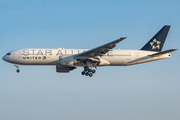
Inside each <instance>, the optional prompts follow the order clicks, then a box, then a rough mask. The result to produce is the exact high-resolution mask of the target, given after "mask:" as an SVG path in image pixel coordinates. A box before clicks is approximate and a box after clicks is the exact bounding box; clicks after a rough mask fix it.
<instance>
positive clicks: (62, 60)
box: [59, 56, 77, 67]
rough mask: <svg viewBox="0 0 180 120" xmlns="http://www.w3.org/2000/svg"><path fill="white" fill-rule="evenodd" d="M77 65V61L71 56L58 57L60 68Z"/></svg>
mask: <svg viewBox="0 0 180 120" xmlns="http://www.w3.org/2000/svg"><path fill="white" fill-rule="evenodd" d="M75 63H77V59H75V58H74V57H73V56H60V57H59V65H60V66H71V67H74V64H75Z"/></svg>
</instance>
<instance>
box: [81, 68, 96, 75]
mask: <svg viewBox="0 0 180 120" xmlns="http://www.w3.org/2000/svg"><path fill="white" fill-rule="evenodd" d="M95 72H96V70H95V69H93V70H92V69H91V68H88V67H84V71H82V73H81V74H82V75H86V76H89V77H92V76H93V74H94V73H95Z"/></svg>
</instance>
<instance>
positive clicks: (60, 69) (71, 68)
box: [56, 65, 76, 73]
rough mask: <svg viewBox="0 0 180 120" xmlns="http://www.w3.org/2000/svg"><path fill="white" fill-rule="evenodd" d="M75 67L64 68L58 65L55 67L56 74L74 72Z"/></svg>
mask: <svg viewBox="0 0 180 120" xmlns="http://www.w3.org/2000/svg"><path fill="white" fill-rule="evenodd" d="M75 68H76V67H64V66H60V65H56V72H60V73H68V72H69V71H71V70H74V69H75Z"/></svg>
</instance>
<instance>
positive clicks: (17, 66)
mask: <svg viewBox="0 0 180 120" xmlns="http://www.w3.org/2000/svg"><path fill="white" fill-rule="evenodd" d="M14 66H16V68H17V70H16V72H17V73H19V72H20V70H19V65H17V64H14Z"/></svg>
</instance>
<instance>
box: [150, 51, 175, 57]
mask: <svg viewBox="0 0 180 120" xmlns="http://www.w3.org/2000/svg"><path fill="white" fill-rule="evenodd" d="M175 50H177V49H170V50H166V51H163V52H159V53H155V54H152V55H149V56H151V57H153V56H159V55H163V54H166V53H170V52H173V51H175Z"/></svg>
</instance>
